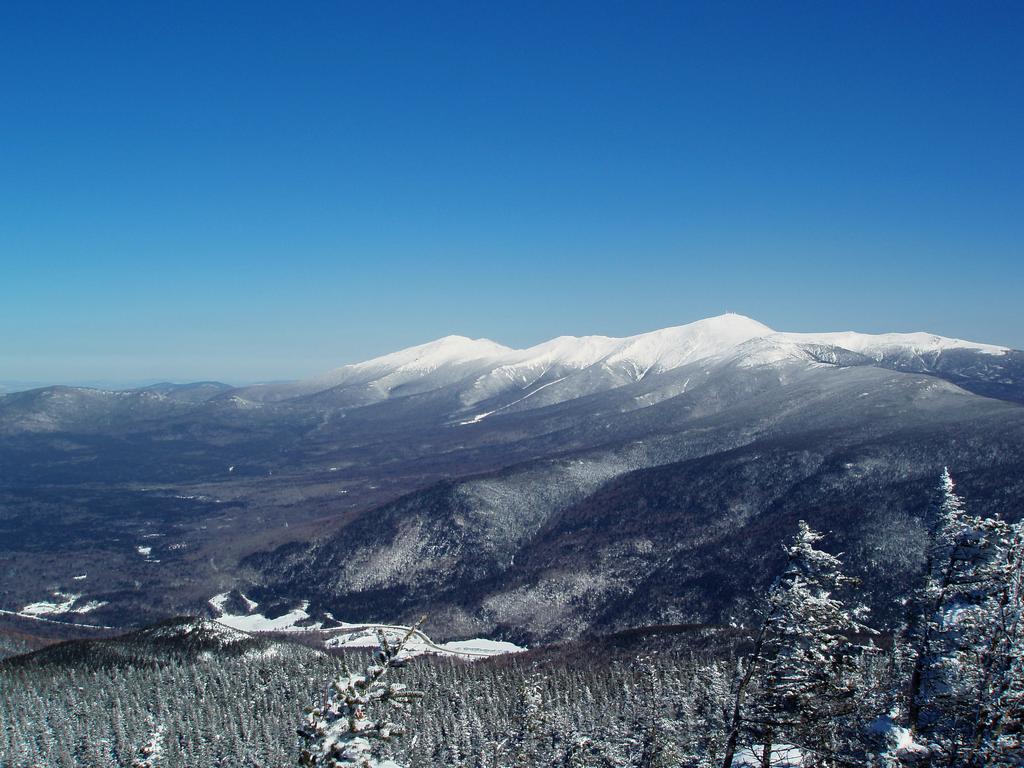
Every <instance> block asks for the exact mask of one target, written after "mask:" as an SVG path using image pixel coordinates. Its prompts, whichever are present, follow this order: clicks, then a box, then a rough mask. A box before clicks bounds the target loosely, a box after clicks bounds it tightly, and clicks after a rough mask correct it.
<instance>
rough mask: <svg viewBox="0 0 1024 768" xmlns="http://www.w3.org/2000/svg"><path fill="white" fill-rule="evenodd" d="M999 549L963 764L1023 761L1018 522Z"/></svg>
mask: <svg viewBox="0 0 1024 768" xmlns="http://www.w3.org/2000/svg"><path fill="white" fill-rule="evenodd" d="M1003 549H1004V551H1005V553H1006V559H1005V563H1004V565H1003V568H1002V569H1001V570H1002V573H1003V575H1004V579H1003V583H1002V584H1001V585H1000V586H999V588H998V589H997V590H996V591H995V592H994V593H993V594H991V595H990V596H989V598H988V605H987V606H986V608H987V610H986V611H985V614H986V618H987V620H988V622H989V624H988V625H989V627H990V637H989V640H988V647H987V648H986V649H985V651H984V653H983V654H982V675H981V686H980V690H979V692H978V694H979V695H978V711H977V716H976V718H975V724H974V733H973V735H972V739H971V744H970V747H969V749H968V753H967V757H966V760H965V764H966V765H967V766H968V768H982V766H991V767H992V768H1004V767H1005V768H1010V767H1011V766H1015V767H1019V766H1022V765H1024V523H1018V524H1017V525H1016V526H1014V527H1013V532H1012V535H1011V537H1010V540H1009V541H1008V542H1006V544H1005V546H1004V548H1003Z"/></svg>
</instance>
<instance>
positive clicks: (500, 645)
mask: <svg viewBox="0 0 1024 768" xmlns="http://www.w3.org/2000/svg"><path fill="white" fill-rule="evenodd" d="M441 647H442V648H444V649H445V650H448V651H451V652H452V653H458V654H474V655H475V654H480V655H485V656H500V655H501V654H503V653H520V652H522V651H525V650H526V649H525V648H523V647H522V646H521V645H516V644H515V643H506V642H504V641H502V640H486V639H484V638H479V637H478V638H474V639H473V640H453V641H451V642H450V643H441Z"/></svg>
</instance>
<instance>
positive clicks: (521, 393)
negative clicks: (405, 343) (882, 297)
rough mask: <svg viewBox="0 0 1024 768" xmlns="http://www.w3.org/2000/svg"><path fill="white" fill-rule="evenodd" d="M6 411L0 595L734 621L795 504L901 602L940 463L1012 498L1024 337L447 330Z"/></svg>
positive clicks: (55, 393) (1, 425) (111, 618)
mask: <svg viewBox="0 0 1024 768" xmlns="http://www.w3.org/2000/svg"><path fill="white" fill-rule="evenodd" d="M0 435H2V436H3V440H0V478H2V480H0V505H2V507H3V510H4V513H5V514H4V515H3V516H0V557H2V558H6V560H7V561H8V562H9V563H10V573H14V574H18V575H17V577H16V578H15V579H14V581H13V582H12V583H11V584H9V585H8V586H7V587H6V588H7V589H8V593H7V594H8V597H7V598H5V600H4V601H3V602H2V603H0V611H2V610H9V611H14V612H16V613H17V612H21V611H22V609H23V608H24V606H32V605H41V604H44V603H45V604H46V605H49V604H50V603H53V604H54V610H55V611H56V610H58V609H59V610H60V611H63V613H53V614H47V615H46V616H45V617H38V616H37V617H35V618H34V619H31V621H32V623H33V624H38V625H44V624H45V625H46V626H47V627H49V626H50V623H48V622H51V621H73V622H78V623H81V622H92V623H96V624H98V625H99V624H104V625H110V626H114V625H116V624H117V623H118V622H120V621H122V620H123V617H124V616H125V615H133V616H136V615H137V616H138V617H139V618H140V619H141V618H143V617H144V618H146V619H159V618H161V617H163V616H167V615H173V614H174V613H180V612H188V611H189V610H196V609H197V608H199V609H202V607H203V606H204V605H205V600H206V599H207V598H208V597H209V596H210V595H212V594H219V593H222V592H225V591H228V590H231V589H233V588H238V589H241V590H243V591H244V593H245V594H246V595H250V596H252V597H253V599H255V600H258V601H259V602H260V604H261V610H263V608H264V607H265V608H266V611H267V613H266V615H267V616H271V615H273V616H284V615H288V614H289V612H290V611H293V610H295V608H296V607H297V606H301V605H303V604H304V601H309V607H310V613H311V615H312V614H316V615H318V616H319V615H326V614H328V613H330V614H333V615H335V616H344V617H346V618H347V619H348V620H351V621H370V620H372V621H374V622H376V623H388V622H395V621H398V620H405V621H414V620H415V619H417V618H418V616H419V615H420V614H421V613H423V612H428V613H429V614H430V616H431V619H430V621H431V626H430V627H429V630H430V632H431V633H432V635H433V634H436V635H438V636H439V637H448V638H451V637H453V636H462V637H467V636H488V637H499V638H502V639H506V640H522V641H524V642H526V643H527V644H528V643H529V642H531V641H532V640H533V639H535V638H538V637H539V638H557V637H568V636H574V635H577V634H580V633H582V632H585V631H589V630H591V629H594V628H601V629H614V630H617V629H621V628H624V627H628V626H630V625H633V624H637V623H644V622H661V623H666V622H667V623H672V622H683V623H689V622H696V623H699V622H703V621H709V620H710V621H722V620H724V619H725V618H726V617H727V616H728V615H729V613H730V612H731V611H732V610H734V608H736V607H737V606H741V605H742V603H743V600H744V597H743V595H746V594H749V593H750V589H751V588H754V587H757V586H758V583H757V582H758V579H759V578H761V576H762V575H764V574H767V573H772V572H774V571H773V568H774V566H775V565H777V564H774V563H773V562H772V561H771V558H772V557H774V556H777V555H778V552H779V551H780V550H779V548H778V546H777V545H778V543H779V542H780V541H781V538H780V537H784V535H786V534H788V532H789V531H790V530H791V528H792V525H793V524H794V523H795V521H796V520H797V519H801V518H802V519H807V520H808V521H809V522H810V523H811V524H812V525H814V526H815V527H819V528H822V529H826V530H831V531H833V532H834V533H835V539H834V540H835V541H836V542H837V546H840V547H842V548H844V549H845V550H847V551H858V552H861V554H862V556H861V557H860V558H859V562H861V563H863V564H864V569H865V574H864V575H865V576H867V575H871V583H874V584H880V585H882V586H881V587H880V588H879V589H880V591H879V594H878V595H877V596H876V597H877V599H875V600H874V603H873V604H874V607H875V608H876V609H878V610H879V611H886V610H889V611H890V613H892V612H893V611H895V610H896V609H893V608H892V606H888V604H887V603H886V600H887V599H888V596H889V595H890V594H895V593H897V592H899V591H900V590H902V589H903V587H904V586H905V584H904V583H902V582H905V581H906V580H907V579H908V578H911V575H912V574H913V573H914V572H915V569H916V568H918V567H919V565H920V555H921V550H920V546H919V545H920V541H921V540H922V538H921V536H922V531H923V530H924V523H923V522H922V519H923V516H924V515H925V514H926V510H927V505H928V498H929V496H928V494H929V490H928V489H929V488H931V487H932V486H933V485H934V481H935V477H937V474H938V472H940V471H941V469H942V467H943V466H947V465H948V466H950V467H951V468H953V469H955V471H956V473H957V475H958V480H960V481H962V483H963V488H965V489H966V491H967V492H968V495H970V496H971V497H972V501H973V502H975V503H977V504H978V505H979V508H980V509H984V510H985V511H987V512H991V513H997V512H998V513H1000V514H1007V515H1012V514H1013V513H1014V509H1017V507H1016V506H1014V504H1013V503H1012V502H1013V500H1014V499H1015V498H1018V497H1017V496H1015V495H1014V494H1015V493H1018V491H1020V492H1021V493H1024V353H1022V352H1019V351H1014V350H1009V349H1005V348H1002V347H997V346H993V345H988V344H981V343H975V342H968V341H962V340H959V339H949V338H943V337H940V336H934V335H931V334H926V333H914V334H883V335H869V334H859V333H853V332H848V333H820V334H796V333H782V332H777V331H775V330H773V329H771V328H769V327H767V326H765V325H764V324H762V323H759V322H757V321H755V320H752V319H750V318H748V317H744V316H741V315H735V314H728V315H722V316H719V317H713V318H708V319H705V320H700V321H698V322H695V323H690V324H688V325H682V326H678V327H673V328H665V329H662V330H658V331H652V332H650V333H644V334H639V335H636V336H630V337H626V338H612V337H606V336H586V337H571V336H564V337H558V338H555V339H552V340H550V341H547V342H544V343H541V344H538V345H536V346H533V347H529V348H527V349H513V348H510V347H507V346H503V345H501V344H498V343H496V342H494V341H489V340H485V339H476V340H474V339H469V338H465V337H459V336H448V337H445V338H443V339H439V340H437V341H433V342H430V343H427V344H423V345H419V346H415V347H411V348H409V349H405V350H401V351H399V352H395V353H392V354H388V355H384V356H382V357H377V358H374V359H372V360H368V361H365V362H362V363H356V364H353V365H346V366H342V367H340V368H337V369H335V370H333V371H330V372H328V373H325V374H323V375H321V376H317V377H315V378H312V379H307V380H303V381H297V382H290V383H283V384H272V385H264V386H250V387H242V388H235V387H228V386H226V385H222V384H217V383H214V382H205V383H200V384H193V385H172V384H166V385H157V386H151V387H146V388H142V389H135V390H126V391H118V392H109V391H103V390H96V389H85V388H75V387H48V388H42V389H35V390H30V391H25V392H17V393H11V394H6V395H4V396H0ZM40 489H45V490H40ZM100 551H102V552H103V555H102V557H100V556H97V555H96V554H95V553H96V552H100ZM875 552H884V553H885V556H884V557H883V558H879V557H876V555H875V554H874V553H875ZM40 553H45V554H44V556H42V557H41V556H40ZM868 571H871V573H870V574H868V573H867V572H868ZM887 580H888V581H887ZM890 582H892V584H891V587H892V588H891V589H890V586H886V585H888V584H889V583H890ZM897 582H900V583H897ZM138 585H142V587H141V588H140V587H139V586H138ZM55 593H60V594H61V595H75V596H77V597H76V599H77V600H78V602H76V603H75V605H74V606H71V605H69V606H66V607H65V606H64V603H63V601H62V600H57V601H56V602H54V599H53V595H54V594H55ZM198 597H201V598H202V600H201V601H199V602H198V603H196V599H197V598H198ZM396 600H397V604H395V603H394V601H396ZM58 603H59V605H58ZM81 605H94V606H96V608H95V610H91V611H90V612H89V613H86V614H81V615H79V614H75V613H73V611H74V610H75V608H76V606H81ZM396 613H397V614H398V615H395V614H396ZM42 618H45V619H47V621H46V622H44V621H42V620H41V619H42ZM18 621H21V622H22V623H27V622H29V621H30V619H26V618H24V617H22V618H20V619H18ZM399 623H401V622H399ZM19 626H20V625H19ZM510 627H514V628H517V630H516V632H512V631H511V630H509V629H508V628H510Z"/></svg>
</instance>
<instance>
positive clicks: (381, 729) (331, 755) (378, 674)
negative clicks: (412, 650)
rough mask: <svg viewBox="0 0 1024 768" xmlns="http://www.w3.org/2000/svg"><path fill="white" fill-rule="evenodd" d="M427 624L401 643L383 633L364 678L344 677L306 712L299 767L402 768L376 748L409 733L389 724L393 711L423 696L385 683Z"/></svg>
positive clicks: (348, 675) (379, 632)
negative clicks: (390, 714)
mask: <svg viewBox="0 0 1024 768" xmlns="http://www.w3.org/2000/svg"><path fill="white" fill-rule="evenodd" d="M422 623H423V620H422V619H421V620H420V621H419V622H418V623H417V624H416V625H415V626H413V627H411V628H410V629H409V631H408V632H406V633H405V635H404V636H403V637H402V638H401V639H400V640H399V641H398V642H397V643H392V642H391V641H389V640H388V638H387V636H386V635H385V634H384V632H383V631H381V630H378V631H377V640H378V644H379V648H378V650H377V653H376V654H375V657H374V660H373V661H372V662H371V663H370V664H369V665H368V666H367V667H366V669H365V671H363V672H361V673H354V674H347V675H341V676H340V677H338V678H337V679H336V680H334V681H333V682H332V683H331V685H330V686H329V688H328V689H327V691H326V692H325V694H324V701H323V703H322V704H320V705H319V706H312V707H309V708H307V710H306V722H305V723H304V724H303V725H302V727H300V728H299V729H298V734H299V736H301V737H302V740H303V742H304V743H303V747H302V751H301V753H300V755H299V765H301V766H316V767H317V768H401V766H400V765H399V764H398V763H396V762H394V761H392V760H389V759H384V758H382V757H380V755H379V752H378V750H377V748H376V747H375V743H378V744H379V743H381V742H389V741H391V739H393V738H394V737H396V736H401V735H402V734H404V733H405V728H404V727H403V726H402V725H400V724H398V723H395V722H392V721H391V720H390V719H388V714H389V712H388V710H391V711H393V712H404V711H405V710H406V709H407V708H408V706H409V704H410V703H411V702H412V701H413V700H415V699H417V698H419V697H420V696H421V694H420V693H419V692H417V691H410V690H407V689H406V687H405V685H403V684H401V683H393V682H390V681H388V680H386V679H385V676H386V675H387V673H388V671H389V670H391V669H392V668H394V667H396V666H399V665H400V664H401V660H400V654H401V653H402V650H403V649H404V648H405V646H406V644H407V643H408V642H409V639H410V638H411V637H412V636H413V635H414V634H415V633H416V631H417V629H418V628H419V626H420V624H422Z"/></svg>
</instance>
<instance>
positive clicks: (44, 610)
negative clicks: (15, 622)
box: [18, 592, 106, 618]
mask: <svg viewBox="0 0 1024 768" xmlns="http://www.w3.org/2000/svg"><path fill="white" fill-rule="evenodd" d="M53 597H54V600H40V601H39V602H36V603H29V604H28V605H26V606H25V607H24V608H22V609H21V610H20V611H18V613H20V614H21V615H22V616H27V617H30V618H35V617H38V616H50V615H52V614H60V613H89V612H90V611H95V610H96V609H97V608H102V607H103V606H104V605H106V602H104V601H102V600H90V601H89V602H87V603H84V604H82V605H80V606H78V607H77V608H76V607H74V606H75V602H77V601H78V600H79V598H81V597H82V596H81V595H80V594H78V595H76V594H68V593H65V592H54V593H53Z"/></svg>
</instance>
